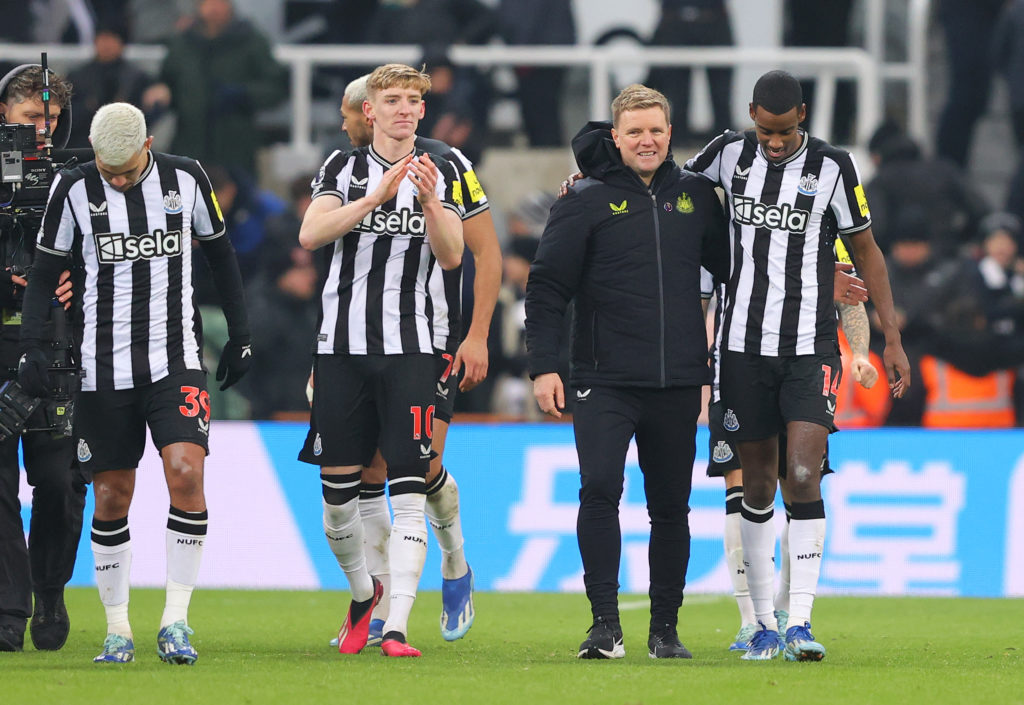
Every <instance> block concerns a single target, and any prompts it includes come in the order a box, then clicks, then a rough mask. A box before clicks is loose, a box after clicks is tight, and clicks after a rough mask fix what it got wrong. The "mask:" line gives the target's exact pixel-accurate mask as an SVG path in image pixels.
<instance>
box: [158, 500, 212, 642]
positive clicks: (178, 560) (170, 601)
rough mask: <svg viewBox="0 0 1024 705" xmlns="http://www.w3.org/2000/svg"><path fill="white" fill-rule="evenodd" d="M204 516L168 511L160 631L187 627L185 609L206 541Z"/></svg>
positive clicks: (205, 515) (186, 610) (186, 612)
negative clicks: (172, 626) (164, 595)
mask: <svg viewBox="0 0 1024 705" xmlns="http://www.w3.org/2000/svg"><path fill="white" fill-rule="evenodd" d="M206 526H207V513H206V511H205V510H204V511H201V512H186V511H182V510H180V509H176V508H175V507H171V509H170V513H169V514H168V517H167V535H166V546H167V598H166V601H165V602H164V613H163V616H161V617H160V628H161V629H163V628H164V627H166V626H167V625H169V624H174V623H175V622H179V621H181V622H185V623H186V624H188V605H189V602H191V601H192V590H193V589H195V586H196V582H197V581H198V579H199V564H200V563H201V562H202V558H203V544H204V543H205V541H206Z"/></svg>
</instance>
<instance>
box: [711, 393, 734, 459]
mask: <svg viewBox="0 0 1024 705" xmlns="http://www.w3.org/2000/svg"><path fill="white" fill-rule="evenodd" d="M725 411H726V409H725V407H724V406H723V405H722V402H721V400H719V401H716V402H712V403H711V404H709V405H708V432H709V433H708V473H707V474H708V477H724V476H725V474H726V473H728V472H732V471H733V470H739V469H740V456H739V453H737V452H736V448H735V446H734V445H733V443H731V442H730V439H729V433H728V432H727V431H726V430H725V426H724V416H725ZM730 422H731V415H730Z"/></svg>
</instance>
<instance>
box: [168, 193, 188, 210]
mask: <svg viewBox="0 0 1024 705" xmlns="http://www.w3.org/2000/svg"><path fill="white" fill-rule="evenodd" d="M183 210H185V206H184V205H182V203H181V195H180V194H179V193H178V192H177V191H168V192H167V193H166V194H164V213H167V214H168V215H174V214H175V213H181V212H182V211H183Z"/></svg>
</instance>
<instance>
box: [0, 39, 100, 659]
mask: <svg viewBox="0 0 1024 705" xmlns="http://www.w3.org/2000/svg"><path fill="white" fill-rule="evenodd" d="M44 63H45V58H44ZM44 78H45V80H44ZM44 99H46V101H45V103H44ZM0 122H2V123H3V124H2V125H0V130H2V131H3V132H2V134H3V135H4V137H5V139H6V138H7V137H12V135H15V133H17V132H18V130H19V129H20V136H21V137H22V138H24V137H26V136H27V128H13V127H11V126H12V125H14V124H20V125H26V124H31V125H32V126H33V132H34V135H35V137H36V140H35V141H36V144H35V145H32V144H31V140H27V141H28V143H29V144H27V145H25V144H22V143H23V142H25V141H26V140H25V139H21V140H20V141H18V142H17V143H15V144H14V146H13V147H12V143H11V142H10V140H7V142H5V147H4V149H17V150H19V151H12V152H4V155H3V156H4V159H3V166H4V171H3V183H2V184H0V383H4V382H6V381H7V380H14V379H16V378H17V367H18V357H19V354H20V351H19V347H18V338H19V335H20V323H21V305H22V300H23V295H24V292H25V286H26V285H27V279H28V277H30V276H31V264H32V260H33V256H34V253H35V240H36V233H37V232H38V230H39V226H40V224H41V222H42V217H43V207H44V205H45V189H39V190H41V191H42V194H41V195H42V196H43V198H44V202H43V204H39V203H36V202H34V201H35V200H36V199H35V198H34V196H33V197H32V198H28V199H27V202H24V203H23V202H21V200H22V199H20V198H19V196H20V195H23V194H25V193H28V192H29V191H30V190H29V189H28V188H26V187H30V186H37V187H38V186H39V185H40V182H39V178H38V177H39V173H40V171H39V170H40V169H42V170H47V169H49V170H51V171H52V169H53V159H52V157H51V152H50V147H51V145H52V146H53V147H56V148H61V147H63V146H64V145H65V144H66V143H67V139H68V135H69V134H70V131H71V85H70V84H69V83H68V82H67V81H66V80H64V79H63V78H62V77H60V76H58V75H57V74H55V73H53V72H52V71H49V72H48V73H44V69H43V67H42V66H40V65H38V64H24V65H22V66H18V67H17V68H15V69H13V70H12V71H10V72H9V73H7V74H6V75H5V76H4V77H3V78H2V79H0ZM12 139H13V137H12ZM33 150H35V152H36V153H35V154H31V152H32V151H33ZM22 157H25V158H26V159H25V161H23V162H22ZM18 162H21V164H18ZM12 165H13V166H12ZM18 167H21V169H20V174H19V173H18V172H19V168H18ZM47 175H48V174H47ZM42 185H43V186H44V187H45V186H48V181H46V182H45V183H43V184H42ZM21 189H24V190H21ZM70 299H71V280H70V278H69V274H68V272H65V273H64V274H63V275H62V277H61V285H60V287H59V288H58V289H57V291H56V292H55V302H56V301H59V303H55V307H56V308H55V309H54V311H55V312H59V316H58V315H55V316H54V318H55V320H56V318H58V317H60V318H61V319H62V318H63V313H64V311H63V308H61V307H62V306H66V305H67V302H69V301H70ZM61 323H63V320H61ZM56 347H58V346H56V345H55V348H56ZM67 347H71V346H70V344H69V345H68V346H67ZM9 389H10V390H12V391H13V393H15V394H17V392H18V390H17V388H16V387H10V388H9ZM5 391H6V390H5ZM0 396H2V397H4V398H3V399H0V406H3V405H4V404H5V403H7V402H10V393H8V394H2V395H0ZM21 397H22V398H23V399H28V401H29V402H31V403H32V404H33V405H34V404H38V400H35V399H31V398H29V397H27V395H24V394H23V393H21ZM46 406H47V405H45V404H38V406H37V407H34V410H33V411H32V412H31V415H30V416H28V418H27V420H26V423H25V429H29V430H26V431H25V432H24V434H23V435H19V434H18V433H17V430H15V432H14V434H13V435H11V434H8V436H9V437H7V438H6V439H5V440H2V441H0V651H20V650H21V649H22V647H23V643H24V636H25V626H26V623H27V621H28V619H29V617H31V619H32V622H31V629H30V633H31V637H32V642H33V643H34V644H35V646H36V648H37V649H41V650H55V649H59V648H61V647H62V646H63V645H64V642H65V640H66V639H67V635H68V631H69V629H70V622H69V620H68V615H67V610H66V609H65V607H64V586H65V585H66V584H67V582H68V580H70V579H71V574H72V572H73V570H74V565H75V556H76V553H77V549H78V541H79V537H80V535H81V531H82V512H83V508H84V506H85V485H86V484H87V483H88V478H87V477H85V476H83V473H82V471H81V470H80V469H79V467H78V463H77V461H76V458H75V448H74V439H73V438H72V437H70V436H66V435H59V436H58V435H56V434H53V433H50V432H47V431H46V430H39V431H32V430H31V429H46V428H47V427H50V426H52V423H51V420H50V419H48V417H47V414H46V413H45V411H46ZM28 408H33V407H32V406H29V407H28ZM62 411H63V409H62ZM0 413H2V412H0ZM2 421H3V419H0V422H2ZM19 438H20V439H21V444H22V452H23V455H24V461H25V469H26V475H27V479H28V483H29V484H30V485H31V486H32V488H33V489H32V518H31V523H30V529H29V540H28V546H26V545H25V534H24V528H23V526H22V521H21V505H20V503H19V501H18V486H19V474H20V467H19V463H18V442H19ZM33 595H34V597H35V600H34V610H33Z"/></svg>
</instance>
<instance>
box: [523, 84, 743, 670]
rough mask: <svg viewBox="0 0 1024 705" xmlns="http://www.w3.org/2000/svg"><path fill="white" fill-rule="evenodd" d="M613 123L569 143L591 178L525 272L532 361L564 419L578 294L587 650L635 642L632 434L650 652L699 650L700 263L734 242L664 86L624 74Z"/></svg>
mask: <svg viewBox="0 0 1024 705" xmlns="http://www.w3.org/2000/svg"><path fill="white" fill-rule="evenodd" d="M612 125H613V126H609V125H608V124H607V123H590V124H588V125H587V126H586V127H584V128H583V130H582V131H581V132H580V133H579V134H577V136H576V138H575V139H574V140H573V151H574V152H575V155H576V161H577V164H578V165H579V167H580V170H581V171H582V172H583V174H584V175H585V177H586V178H584V179H582V180H580V181H578V182H576V183H575V184H574V185H573V186H572V187H571V188H570V189H569V192H568V194H567V195H566V196H565V197H564V198H562V199H560V200H559V201H557V202H556V203H555V205H554V206H553V207H552V209H551V214H550V216H549V218H548V222H547V226H546V227H545V229H544V234H543V235H542V237H541V241H540V247H539V249H538V250H537V256H536V258H535V260H534V263H533V266H532V268H531V269H530V277H529V281H528V283H527V287H526V344H527V349H528V352H529V361H530V372H531V375H532V377H533V379H534V395H535V396H536V398H537V402H538V404H539V405H540V408H541V410H542V411H544V412H545V413H548V414H551V415H553V416H555V417H560V416H561V410H562V409H564V408H565V392H564V388H563V385H562V380H561V378H560V377H559V375H558V373H557V372H556V371H555V370H556V369H557V368H558V347H559V333H560V332H561V330H562V320H563V316H564V314H565V311H566V309H567V307H568V305H569V302H570V301H574V302H575V320H574V325H573V347H572V358H571V359H572V378H571V383H572V386H573V387H574V388H575V393H576V398H575V401H576V406H575V412H574V422H573V423H574V428H575V434H576V451H577V453H578V455H579V461H580V480H581V483H582V487H581V489H580V509H579V516H578V519H577V525H576V532H577V537H578V539H579V545H580V553H581V555H582V558H583V568H584V574H583V580H584V583H585V585H586V590H587V597H588V599H589V600H590V605H591V611H592V613H593V624H592V626H591V628H590V630H589V632H590V633H589V636H588V637H587V639H586V640H585V641H584V642H583V644H581V646H580V649H579V654H578V655H579V657H580V658H621V657H622V656H623V655H624V654H625V649H624V646H623V642H622V629H621V627H620V625H619V609H618V573H619V554H620V552H621V536H620V530H619V520H618V508H619V500H620V498H621V496H622V488H623V470H624V465H625V459H626V451H627V449H628V447H629V442H630V439H632V438H633V437H634V436H635V437H636V442H637V448H638V451H639V462H640V469H641V470H642V471H643V474H644V489H645V492H646V495H647V512H648V514H649V516H650V520H651V543H650V550H649V553H648V556H649V562H650V581H651V585H650V598H651V625H650V634H649V638H648V650H649V653H650V655H651V656H652V657H654V658H689V657H690V653H689V651H687V650H686V647H684V646H683V645H682V644H681V643H680V641H679V637H678V635H677V632H676V622H677V615H678V611H679V607H680V605H681V604H682V600H683V584H684V580H685V577H686V566H687V563H688V561H689V557H690V529H689V523H688V517H687V512H688V502H689V497H690V482H691V477H692V473H693V458H694V453H695V436H696V430H697V416H698V414H699V413H700V404H701V386H702V385H704V384H707V383H708V382H709V381H710V371H709V368H708V345H707V338H706V333H705V328H704V316H703V310H702V305H701V299H702V288H701V264H702V261H703V263H704V264H705V266H708V267H709V269H710V270H712V271H717V270H719V269H720V267H718V266H715V265H714V264H713V262H712V260H717V259H721V260H722V261H723V262H724V259H725V258H724V256H723V255H718V256H715V257H712V252H713V251H715V252H717V250H718V249H719V248H723V247H725V242H726V229H725V228H726V221H725V218H724V215H723V213H722V208H721V205H720V203H719V200H718V197H717V196H716V194H715V191H714V188H713V186H712V185H711V183H710V182H709V181H707V180H706V179H703V178H700V177H697V176H696V175H694V174H687V173H684V172H682V171H681V169H680V168H679V167H678V166H677V165H676V164H675V162H673V161H672V160H671V159H670V158H669V141H670V139H671V133H672V130H671V126H670V125H669V105H668V101H667V100H666V99H665V96H663V95H662V94H661V93H659V92H657V91H655V90H652V89H650V88H647V87H645V86H641V85H632V86H628V87H627V88H625V89H623V91H622V92H621V93H620V94H619V95H618V97H617V98H616V99H615V101H614V102H613V103H612ZM609 128H611V129H609ZM708 288H709V289H710V286H709V287H708ZM707 294H708V295H710V291H708V292H707Z"/></svg>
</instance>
